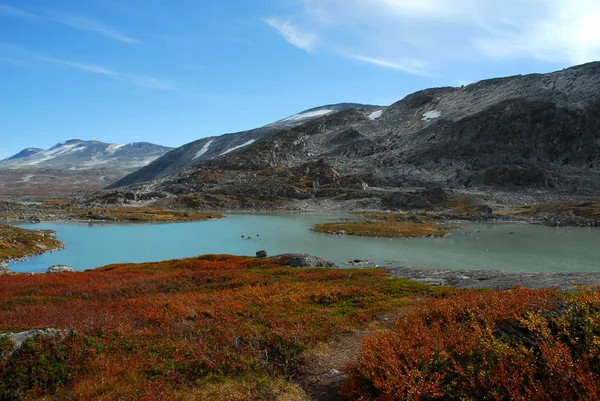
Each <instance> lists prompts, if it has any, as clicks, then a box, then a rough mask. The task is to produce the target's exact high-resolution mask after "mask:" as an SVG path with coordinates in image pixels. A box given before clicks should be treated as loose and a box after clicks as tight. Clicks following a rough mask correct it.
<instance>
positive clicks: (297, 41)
mask: <svg viewBox="0 0 600 401" xmlns="http://www.w3.org/2000/svg"><path fill="white" fill-rule="evenodd" d="M294 1H295V2H296V4H297V6H298V7H299V10H300V12H297V13H295V14H293V15H286V16H282V17H280V18H270V19H268V20H265V22H267V23H268V24H269V25H271V26H272V27H273V28H275V29H277V30H278V31H279V33H280V34H281V35H282V36H284V38H286V40H288V42H290V43H291V44H293V45H294V46H296V47H299V48H302V49H304V50H307V51H309V52H314V51H316V50H317V49H319V50H320V51H325V52H332V53H336V54H339V55H341V56H346V57H348V56H349V57H351V58H354V59H358V60H361V61H364V62H367V63H370V64H371V65H374V66H378V67H380V68H388V69H390V68H391V69H395V70H398V71H403V72H405V73H409V74H417V75H427V74H431V73H434V74H435V73H436V72H439V71H442V70H443V69H444V68H445V67H446V66H447V65H449V64H452V63H461V62H471V61H482V60H483V61H491V62H494V61H498V60H505V61H511V60H531V61H543V62H549V63H552V64H556V65H557V66H558V65H562V66H568V65H573V64H580V63H584V62H589V61H595V60H598V59H600V24H598V21H600V2H599V1H597V0H504V1H502V2H500V1H496V0H453V1H448V0H294ZM281 21H286V22H285V23H282V22H281ZM299 27H302V29H300V28H299ZM406 60H410V63H407V62H406ZM428 69H430V70H428Z"/></svg>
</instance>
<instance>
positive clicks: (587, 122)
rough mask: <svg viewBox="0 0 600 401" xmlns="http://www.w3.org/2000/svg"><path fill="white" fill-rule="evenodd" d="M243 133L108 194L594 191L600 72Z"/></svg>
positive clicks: (509, 81) (179, 155)
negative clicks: (432, 189) (419, 189)
mask: <svg viewBox="0 0 600 401" xmlns="http://www.w3.org/2000/svg"><path fill="white" fill-rule="evenodd" d="M317 110H318V109H317ZM275 126H276V124H275ZM269 127H271V126H267V127H265V129H266V130H269V129H272V128H269ZM253 132H255V131H247V132H244V133H240V134H230V135H229V136H227V137H226V138H227V145H226V146H219V147H218V148H217V146H216V145H217V144H219V143H220V142H219V141H221V140H224V139H223V137H215V138H205V139H202V140H200V141H198V142H196V143H194V145H193V146H192V144H188V145H185V146H183V147H182V148H179V149H176V150H174V151H172V152H170V153H169V154H168V155H167V156H168V157H171V158H172V159H170V160H169V162H168V163H164V165H169V166H171V167H170V168H164V167H161V163H163V161H165V160H166V159H164V157H163V160H162V161H161V159H158V160H157V161H155V162H154V163H152V164H150V165H148V166H147V167H146V168H144V169H142V170H141V171H140V172H137V173H135V174H134V175H132V176H129V177H125V178H124V179H123V180H121V181H119V182H118V183H116V184H115V185H113V187H121V186H125V185H131V184H135V185H133V186H132V187H130V189H131V190H133V191H134V192H137V193H138V194H139V195H140V196H147V197H153V196H170V195H186V196H187V197H188V198H190V197H192V198H194V200H193V202H195V203H197V204H199V205H201V204H203V203H206V202H209V203H210V202H213V203H214V202H216V201H217V200H219V202H222V201H223V197H229V198H228V201H229V202H231V200H232V199H234V200H237V201H240V200H243V201H244V202H249V203H246V205H247V206H249V207H253V206H256V205H257V204H260V202H279V201H282V200H286V199H289V198H297V199H311V198H319V197H329V198H333V199H347V198H348V197H373V196H375V197H378V199H382V200H383V199H384V197H385V194H382V192H381V191H379V189H382V190H383V192H385V191H387V190H394V189H398V188H407V187H428V186H443V187H445V188H488V189H489V190H490V191H494V190H503V191H506V190H508V191H512V190H516V189H519V190H522V189H528V190H531V189H537V190H543V191H557V192H563V193H567V192H568V193H581V194H587V193H590V194H592V193H596V192H597V191H599V190H600V63H590V64H585V65H581V66H576V67H572V68H569V69H565V70H562V71H558V72H554V73H550V74H532V75H524V76H513V77H507V78H499V79H490V80H485V81H481V82H478V83H475V84H472V85H468V86H464V87H460V88H452V87H446V88H434V89H427V90H423V91H420V92H417V93H414V94H412V95H409V96H407V97H405V98H404V99H402V100H400V101H399V102H397V103H394V104H392V105H391V106H389V107H387V108H381V107H380V108H362V109H361V108H356V107H350V108H344V109H341V110H335V111H332V112H331V113H327V114H324V115H320V116H319V115H315V116H313V117H312V118H310V119H305V120H303V119H301V120H299V121H297V123H294V124H290V125H285V126H282V127H281V128H277V129H276V130H274V131H271V132H269V133H268V134H264V133H263V134H261V135H256V136H252V135H253V134H251V133H253ZM261 132H264V131H261ZM213 146H215V147H214V148H213ZM187 147H189V149H188V148H187ZM211 148H212V149H211ZM209 151H210V153H209ZM167 156H165V157H167ZM195 157H197V159H196V160H198V162H197V163H195V164H194V163H190V162H189V159H192V160H193V159H194V158H195ZM183 159H185V160H183ZM186 160H187V161H186ZM142 171H143V172H144V174H140V173H141V172H142ZM373 187H377V188H378V189H372V188H373ZM215 196H217V198H215ZM219 196H220V197H221V198H219ZM215 199H217V200H215Z"/></svg>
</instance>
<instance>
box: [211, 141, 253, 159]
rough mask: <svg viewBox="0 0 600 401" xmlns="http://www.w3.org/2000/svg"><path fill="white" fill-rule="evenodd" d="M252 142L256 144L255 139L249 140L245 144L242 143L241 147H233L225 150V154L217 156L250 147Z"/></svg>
mask: <svg viewBox="0 0 600 401" xmlns="http://www.w3.org/2000/svg"><path fill="white" fill-rule="evenodd" d="M254 142H256V139H250V140H249V141H248V142H246V143H242V144H241V145H238V146H234V147H233V148H231V149H228V150H226V151H225V152H223V153H221V154H220V155H219V156H223V155H226V154H228V153H230V152H233V151H234V150H237V149H240V148H243V147H244V146H248V145H252V144H253V143H254Z"/></svg>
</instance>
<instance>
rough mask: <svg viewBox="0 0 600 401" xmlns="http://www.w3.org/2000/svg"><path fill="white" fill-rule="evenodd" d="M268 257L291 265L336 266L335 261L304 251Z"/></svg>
mask: <svg viewBox="0 0 600 401" xmlns="http://www.w3.org/2000/svg"><path fill="white" fill-rule="evenodd" d="M270 259H273V260H276V261H277V262H279V263H281V264H283V265H286V266H291V267H337V266H336V265H335V263H331V262H328V261H326V260H324V259H321V258H320V257H318V256H313V255H309V254H306V253H285V254H283V255H277V256H271V258H270Z"/></svg>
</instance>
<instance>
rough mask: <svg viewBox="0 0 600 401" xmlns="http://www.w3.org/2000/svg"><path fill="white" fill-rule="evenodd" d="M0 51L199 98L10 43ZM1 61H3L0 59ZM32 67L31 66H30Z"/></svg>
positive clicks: (161, 82)
mask: <svg viewBox="0 0 600 401" xmlns="http://www.w3.org/2000/svg"><path fill="white" fill-rule="evenodd" d="M0 50H2V52H3V53H7V54H14V55H15V56H17V57H18V58H19V59H26V60H30V61H37V62H42V63H48V64H56V65H60V66H63V67H67V68H72V69H76V70H80V71H84V72H88V73H91V74H96V75H102V76H104V77H107V78H111V79H115V80H118V81H122V82H126V83H128V84H132V85H136V86H141V87H144V88H148V89H154V90H159V91H166V92H174V93H179V94H182V95H189V96H197V95H196V94H194V93H191V92H188V91H186V90H183V89H182V88H180V87H178V86H177V85H175V84H174V83H173V82H170V81H167V80H163V79H158V78H153V77H149V76H145V75H139V74H131V73H127V72H122V71H118V70H116V69H114V68H110V67H106V66H103V65H98V64H89V63H82V62H78V61H72V60H66V59H62V58H58V57H52V56H48V55H45V54H41V53H38V52H34V51H32V50H29V49H25V48H22V47H19V46H15V45H11V44H8V43H1V42H0ZM0 60H1V59H0ZM30 65H31V64H30Z"/></svg>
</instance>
